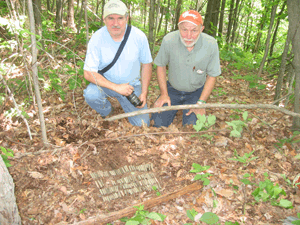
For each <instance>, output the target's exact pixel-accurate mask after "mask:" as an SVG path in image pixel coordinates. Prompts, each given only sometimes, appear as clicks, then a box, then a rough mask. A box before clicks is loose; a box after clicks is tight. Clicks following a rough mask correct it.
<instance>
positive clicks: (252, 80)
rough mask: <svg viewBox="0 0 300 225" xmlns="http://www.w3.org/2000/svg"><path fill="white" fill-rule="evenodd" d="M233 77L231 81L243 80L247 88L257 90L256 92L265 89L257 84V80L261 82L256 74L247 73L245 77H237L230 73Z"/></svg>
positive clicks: (262, 85) (263, 85)
mask: <svg viewBox="0 0 300 225" xmlns="http://www.w3.org/2000/svg"><path fill="white" fill-rule="evenodd" d="M232 74H234V76H233V77H232V79H234V80H244V81H248V82H249V88H257V89H258V90H262V89H265V88H266V85H265V84H259V82H258V81H259V80H262V78H261V77H258V76H257V74H252V73H248V74H247V75H243V76H242V75H239V74H236V73H234V72H232Z"/></svg>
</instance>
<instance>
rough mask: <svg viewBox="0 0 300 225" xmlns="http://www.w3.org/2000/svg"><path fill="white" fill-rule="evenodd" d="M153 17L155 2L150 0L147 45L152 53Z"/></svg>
mask: <svg viewBox="0 0 300 225" xmlns="http://www.w3.org/2000/svg"><path fill="white" fill-rule="evenodd" d="M154 15H155V0H150V9H149V36H148V39H149V44H150V51H151V52H152V50H153V47H154V40H153V30H154Z"/></svg>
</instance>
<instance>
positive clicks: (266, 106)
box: [104, 103, 300, 121]
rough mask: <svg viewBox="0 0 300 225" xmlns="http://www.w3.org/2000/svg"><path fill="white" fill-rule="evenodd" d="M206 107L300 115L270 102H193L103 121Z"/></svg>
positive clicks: (108, 119)
mask: <svg viewBox="0 0 300 225" xmlns="http://www.w3.org/2000/svg"><path fill="white" fill-rule="evenodd" d="M203 108H204V109H207V108H227V109H257V108H259V109H274V110H276V111H280V112H282V113H284V114H287V115H290V116H294V117H300V113H295V112H292V111H289V110H287V109H285V108H282V107H278V106H276V105H271V104H247V105H243V104H211V103H210V104H201V105H199V104H194V105H175V106H165V107H159V108H152V109H144V110H141V111H134V112H130V113H123V114H121V115H116V116H112V117H109V118H107V119H104V121H114V120H119V119H123V118H127V117H132V116H137V115H142V114H147V113H155V112H165V111H170V110H180V109H203Z"/></svg>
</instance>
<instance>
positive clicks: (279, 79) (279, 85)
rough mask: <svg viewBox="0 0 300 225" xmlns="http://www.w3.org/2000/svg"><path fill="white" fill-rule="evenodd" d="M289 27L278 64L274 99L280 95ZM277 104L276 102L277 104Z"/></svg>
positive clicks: (288, 45)
mask: <svg viewBox="0 0 300 225" xmlns="http://www.w3.org/2000/svg"><path fill="white" fill-rule="evenodd" d="M290 33H291V32H290V28H289V30H288V34H287V37H286V41H285V45H284V50H283V53H282V55H281V64H280V69H279V74H278V78H277V84H276V89H275V97H274V100H277V99H279V98H280V97H281V88H282V84H283V77H284V73H285V68H286V62H287V55H288V52H289V49H290V41H291V35H290ZM277 105H278V104H277Z"/></svg>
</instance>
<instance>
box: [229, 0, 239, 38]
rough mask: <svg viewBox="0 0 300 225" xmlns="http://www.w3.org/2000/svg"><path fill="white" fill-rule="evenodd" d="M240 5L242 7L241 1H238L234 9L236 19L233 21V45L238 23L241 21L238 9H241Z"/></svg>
mask: <svg viewBox="0 0 300 225" xmlns="http://www.w3.org/2000/svg"><path fill="white" fill-rule="evenodd" d="M239 5H240V0H236V2H235V8H234V16H233V17H234V19H233V25H232V34H231V43H234V40H235V39H234V38H235V32H236V30H237V27H238V21H239V13H238V9H239Z"/></svg>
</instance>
